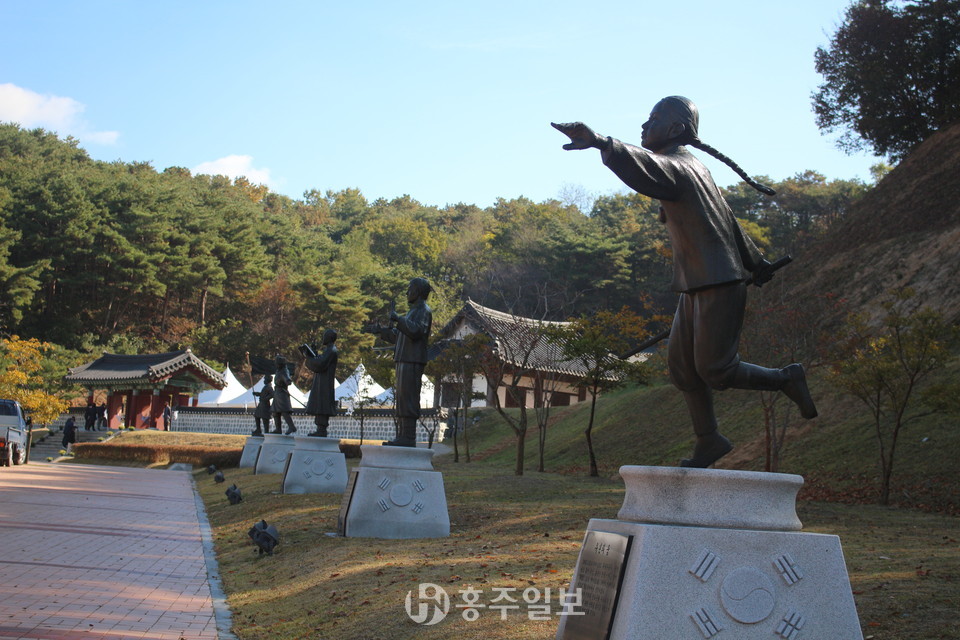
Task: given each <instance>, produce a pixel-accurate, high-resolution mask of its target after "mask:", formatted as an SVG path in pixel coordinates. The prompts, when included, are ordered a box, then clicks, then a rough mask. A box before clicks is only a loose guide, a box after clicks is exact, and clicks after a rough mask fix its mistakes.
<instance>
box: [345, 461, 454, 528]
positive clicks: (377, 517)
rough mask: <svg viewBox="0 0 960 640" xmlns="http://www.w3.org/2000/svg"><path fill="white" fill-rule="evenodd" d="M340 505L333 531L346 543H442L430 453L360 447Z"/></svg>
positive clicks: (440, 498) (440, 505)
mask: <svg viewBox="0 0 960 640" xmlns="http://www.w3.org/2000/svg"><path fill="white" fill-rule="evenodd" d="M360 452H361V454H362V458H361V460H360V466H358V467H357V468H356V469H354V470H353V472H352V473H351V474H350V480H349V482H348V483H347V490H346V491H345V492H344V494H343V501H342V502H341V504H340V517H339V518H338V521H337V532H338V533H339V534H340V535H341V536H347V537H349V538H391V539H399V538H445V537H447V536H449V535H450V515H449V514H448V513H447V496H446V494H445V493H444V490H443V475H442V474H441V473H440V472H438V471H434V470H433V451H432V450H430V449H417V448H414V447H384V446H376V445H364V446H362V447H360Z"/></svg>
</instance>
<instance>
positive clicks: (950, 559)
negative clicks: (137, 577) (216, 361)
mask: <svg viewBox="0 0 960 640" xmlns="http://www.w3.org/2000/svg"><path fill="white" fill-rule="evenodd" d="M436 467H437V470H439V471H442V472H443V474H444V483H445V486H446V494H447V500H448V506H449V512H450V520H451V535H450V537H449V538H444V539H437V540H399V541H395V540H373V539H360V538H338V537H333V536H331V535H329V534H332V533H333V532H334V531H335V530H336V522H337V513H338V510H339V507H340V496H339V495H331V494H318V495H305V496H304V495H282V494H280V484H281V476H280V475H260V476H256V475H253V473H252V471H251V470H248V469H228V470H227V471H226V475H227V483H226V484H227V485H229V484H231V483H236V484H237V485H238V486H239V487H240V488H241V489H242V491H243V495H244V501H243V502H242V503H241V504H239V505H236V506H230V505H229V504H228V503H227V500H226V497H225V496H224V494H223V491H224V488H225V486H224V485H221V484H215V483H214V482H213V480H212V478H211V477H210V476H208V475H207V474H205V473H201V472H198V473H197V475H196V479H197V484H198V486H199V489H200V492H201V495H202V496H203V498H204V500H205V502H206V504H207V510H208V516H209V518H210V522H211V525H212V527H213V530H214V537H215V543H216V548H217V555H218V560H219V563H220V570H221V577H222V579H223V583H224V587H225V590H226V591H227V593H228V602H229V605H230V607H231V609H232V610H233V613H234V633H236V634H237V636H238V637H239V638H241V639H242V640H267V639H275V638H283V639H284V640H296V639H304V640H306V639H310V640H321V639H331V640H332V639H337V640H404V639H408V638H423V639H435V640H440V639H448V638H454V637H455V638H458V640H471V639H482V640H500V639H510V640H533V639H537V640H542V639H546V638H553V637H554V634H555V633H556V628H557V619H556V616H553V617H549V616H548V618H549V619H547V620H531V619H530V616H529V609H528V608H527V606H526V605H525V604H524V603H523V601H522V599H521V598H520V597H519V596H520V594H522V592H523V590H524V589H527V588H535V589H538V590H539V592H540V593H541V594H542V593H543V592H544V591H545V590H546V589H550V590H551V592H552V593H553V594H556V593H557V592H558V591H559V589H560V588H561V587H565V586H567V584H568V582H569V580H570V578H571V574H572V571H573V568H574V565H575V563H576V557H577V553H578V551H579V547H580V542H581V539H582V536H583V533H584V531H585V528H586V525H587V521H588V520H589V519H590V518H592V517H599V518H613V517H615V516H616V513H617V510H618V509H619V507H620V503H621V501H622V496H623V487H622V484H621V483H620V481H619V480H611V479H591V478H586V477H574V476H563V475H555V474H537V473H535V472H528V475H526V476H522V477H516V476H514V475H512V473H511V470H510V469H509V468H506V467H502V466H493V465H489V464H483V463H472V464H463V463H461V464H454V463H453V462H452V461H451V460H450V457H449V456H444V457H441V458H439V459H437V461H436ZM800 515H801V519H803V520H804V523H805V530H807V531H813V532H822V533H835V534H838V535H840V536H841V540H842V542H843V546H844V552H845V555H846V560H847V565H848V570H849V572H850V576H851V581H852V587H853V591H854V594H855V598H856V601H857V606H858V612H859V615H860V619H861V624H862V625H863V631H864V635H865V636H867V637H872V638H875V639H876V640H879V639H881V638H882V639H884V640H907V639H910V640H932V639H936V638H960V630H958V627H957V624H956V608H957V602H960V547H958V545H957V538H958V537H960V532H958V527H957V519H956V518H953V517H950V516H943V515H937V514H927V513H918V512H912V511H906V510H896V509H885V508H881V507H875V506H845V505H827V504H819V503H813V504H803V503H802V504H801V505H800ZM260 518H265V519H266V520H267V521H268V522H270V523H271V524H275V525H276V526H277V527H278V528H279V530H280V533H281V545H280V547H279V548H278V550H277V552H276V554H275V555H274V556H269V557H268V556H263V557H258V556H257V554H256V552H255V547H254V546H253V545H252V543H251V541H250V539H249V538H248V536H247V530H248V529H249V528H250V526H251V525H253V523H254V522H256V521H258V520H259V519H260ZM428 582H429V583H434V584H438V585H441V586H442V587H444V589H446V591H447V592H448V593H449V594H450V596H451V601H452V602H451V603H452V604H453V605H456V604H458V603H460V604H462V602H463V601H462V599H461V596H460V595H459V591H460V590H466V589H468V588H473V589H476V590H479V591H481V592H482V596H481V598H480V603H487V604H490V603H491V600H492V599H493V598H495V597H496V594H497V593H498V592H497V591H495V589H496V588H503V589H513V590H514V591H508V592H507V593H508V594H511V595H514V597H516V599H517V600H519V603H518V604H519V605H520V608H519V609H518V610H515V611H512V612H508V613H507V614H506V620H501V614H500V612H498V611H493V610H489V609H486V610H480V616H479V618H478V619H477V620H475V621H472V622H469V621H466V620H464V619H463V618H462V617H461V616H460V610H459V609H454V610H451V612H450V614H449V615H448V616H447V617H446V618H445V619H444V620H443V621H442V622H440V623H438V624H436V625H435V626H421V625H417V624H415V623H414V622H413V621H411V620H409V619H408V617H407V615H406V613H405V611H404V599H405V598H406V596H407V593H408V592H410V591H411V590H413V591H414V594H416V589H417V587H418V585H419V584H420V583H428ZM528 593H530V594H531V596H533V592H528ZM538 604H541V605H542V604H544V603H543V600H542V598H541V599H540V601H539V602H538ZM552 604H553V606H552V607H551V609H552V611H553V612H554V613H555V612H557V611H559V606H557V605H556V603H555V602H554V603H552Z"/></svg>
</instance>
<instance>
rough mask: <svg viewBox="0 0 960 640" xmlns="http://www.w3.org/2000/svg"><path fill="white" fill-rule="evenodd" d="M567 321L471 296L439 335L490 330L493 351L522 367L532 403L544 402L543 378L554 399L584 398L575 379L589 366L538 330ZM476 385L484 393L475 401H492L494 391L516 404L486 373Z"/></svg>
mask: <svg viewBox="0 0 960 640" xmlns="http://www.w3.org/2000/svg"><path fill="white" fill-rule="evenodd" d="M566 324H567V323H565V322H549V321H542V320H535V319H532V318H523V317H520V316H516V315H513V314H510V313H505V312H503V311H497V310H496V309H491V308H489V307H484V306H483V305H480V304H477V303H476V302H474V301H473V300H467V301H466V303H464V305H463V308H462V309H460V311H459V312H458V313H457V315H456V316H454V317H453V319H452V320H450V322H448V323H447V324H446V326H444V327H443V329H441V330H440V331H439V334H438V335H439V336H440V337H442V338H443V339H445V340H452V341H456V340H462V339H463V338H465V337H466V336H468V335H471V334H475V333H482V334H484V335H486V336H488V337H489V338H490V341H491V343H492V345H491V346H492V347H493V353H494V355H496V356H497V358H499V359H500V360H501V361H502V362H503V363H505V364H506V365H507V366H508V368H511V367H512V368H513V369H514V370H515V371H522V372H523V375H521V377H520V381H519V385H518V386H519V387H520V388H521V390H522V391H523V392H524V395H525V397H526V405H527V406H528V407H534V406H537V405H538V403H539V402H540V398H541V395H542V394H543V391H544V388H543V387H544V384H545V381H548V382H549V385H550V386H551V388H552V401H551V405H552V406H566V405H570V404H576V403H577V402H580V401H582V400H585V399H586V391H585V390H584V389H582V388H579V387H578V386H577V384H576V382H577V380H578V378H579V377H580V375H581V374H582V373H584V372H585V367H584V365H583V364H582V363H580V362H577V361H574V360H568V359H566V358H564V357H563V353H562V350H561V348H560V347H559V346H558V345H556V344H554V343H552V342H550V341H549V340H547V339H546V338H545V337H543V335H542V334H541V333H540V331H541V329H542V328H543V327H545V326H549V325H560V326H562V325H566ZM505 379H506V378H505ZM473 388H474V391H475V392H476V393H478V394H482V395H483V396H484V398H485V400H484V401H479V402H476V403H475V404H474V406H480V405H486V406H492V405H494V404H495V398H494V394H498V395H499V396H500V402H501V406H504V407H510V406H516V401H515V400H514V399H513V397H512V396H511V394H509V393H507V391H506V387H505V386H503V384H502V383H501V385H500V386H499V388H494V385H493V384H491V383H490V382H489V381H488V380H487V379H486V378H484V377H482V376H478V377H477V378H476V379H475V380H474V384H473ZM448 395H449V394H448V393H447V392H446V391H445V390H444V389H441V403H443V404H445V403H450V404H451V405H453V404H455V401H454V400H451V399H450V398H448V397H447V396H448Z"/></svg>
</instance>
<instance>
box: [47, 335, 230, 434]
mask: <svg viewBox="0 0 960 640" xmlns="http://www.w3.org/2000/svg"><path fill="white" fill-rule="evenodd" d="M64 380H65V381H66V382H68V383H71V384H77V385H81V386H84V387H86V388H87V389H88V390H89V398H90V401H91V402H92V401H93V391H94V390H95V389H105V390H106V391H107V416H108V419H109V424H110V427H111V428H113V427H117V426H123V425H133V426H137V427H158V426H161V425H162V417H163V408H164V407H165V406H167V405H168V404H169V405H172V406H177V405H186V404H187V402H188V398H189V396H196V395H197V394H198V393H199V392H200V391H201V390H202V389H207V388H211V387H212V388H214V389H220V388H222V387H223V385H224V380H223V376H222V375H221V374H220V373H219V372H218V371H216V370H215V369H213V368H212V367H210V366H209V365H208V364H206V363H205V362H203V361H202V360H201V359H200V358H198V357H197V356H196V355H194V354H193V352H192V351H191V350H190V349H183V350H181V351H170V352H167V353H148V354H141V355H121V354H116V353H104V354H103V355H102V356H101V357H99V358H97V359H96V360H94V361H93V362H88V363H87V364H84V365H81V366H79V367H74V368H72V369H70V370H69V372H68V373H67V375H66V376H64ZM123 407H125V411H123V412H121V408H123ZM121 422H122V423H123V425H122V424H121Z"/></svg>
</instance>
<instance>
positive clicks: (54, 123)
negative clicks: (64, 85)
mask: <svg viewBox="0 0 960 640" xmlns="http://www.w3.org/2000/svg"><path fill="white" fill-rule="evenodd" d="M85 108H86V107H85V106H84V105H83V104H82V103H80V102H77V101H76V100H74V99H73V98H65V97H63V96H52V95H41V94H39V93H35V92H33V91H30V90H29V89H24V88H23V87H18V86H17V85H15V84H12V83H9V82H8V83H5V84H0V122H17V123H19V124H20V126H22V127H25V128H27V129H33V128H36V127H43V128H44V129H49V130H50V131H56V132H57V133H58V134H60V135H63V136H68V135H70V136H73V137H75V138H77V139H78V140H81V141H83V142H89V143H93V144H100V145H112V144H116V142H117V138H118V137H119V135H120V134H119V133H118V132H116V131H93V130H92V129H91V128H90V125H89V124H88V123H87V122H86V121H85V120H84V119H83V118H81V114H82V113H83V110H84V109H85Z"/></svg>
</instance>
